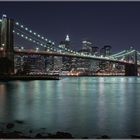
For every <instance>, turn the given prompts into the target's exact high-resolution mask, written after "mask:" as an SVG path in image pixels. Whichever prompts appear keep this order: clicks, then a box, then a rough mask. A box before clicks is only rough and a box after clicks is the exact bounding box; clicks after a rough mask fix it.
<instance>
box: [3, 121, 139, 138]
mask: <svg viewBox="0 0 140 140" xmlns="http://www.w3.org/2000/svg"><path fill="white" fill-rule="evenodd" d="M24 124H25V122H24V121H21V120H15V121H14V122H12V123H5V124H4V123H1V124H0V125H1V126H0V127H1V128H0V129H1V130H0V138H6V139H7V138H12V139H16V138H19V139H20V138H25V139H26V138H29V139H49V138H50V139H75V138H76V139H77V138H78V139H112V137H110V136H109V135H96V136H93V137H88V136H84V137H75V136H73V135H72V134H71V133H69V132H62V131H57V132H56V133H49V132H47V131H46V128H40V129H39V130H38V131H34V130H33V129H29V130H28V132H26V133H25V132H22V131H20V130H18V129H15V128H16V125H20V126H22V125H24ZM127 138H131V139H139V138H140V136H139V135H130V136H128V137H127ZM113 139H114V138H113Z"/></svg>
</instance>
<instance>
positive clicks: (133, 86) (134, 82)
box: [0, 77, 140, 138]
mask: <svg viewBox="0 0 140 140" xmlns="http://www.w3.org/2000/svg"><path fill="white" fill-rule="evenodd" d="M139 84H140V79H139V78H138V77H80V78H64V79H62V80H59V81H30V82H21V81H15V82H8V83H0V122H5V123H6V122H11V121H14V120H24V121H25V122H26V123H25V124H24V125H22V128H21V129H22V130H23V131H24V130H25V129H27V128H33V129H36V130H37V129H39V128H46V129H47V131H49V132H56V131H68V132H71V133H72V134H73V135H75V136H77V137H82V136H89V137H92V136H94V135H103V134H108V135H110V136H112V137H114V138H123V137H129V135H130V134H137V135H138V134H139V133H140V94H139V91H140V86H139ZM19 128H20V127H19Z"/></svg>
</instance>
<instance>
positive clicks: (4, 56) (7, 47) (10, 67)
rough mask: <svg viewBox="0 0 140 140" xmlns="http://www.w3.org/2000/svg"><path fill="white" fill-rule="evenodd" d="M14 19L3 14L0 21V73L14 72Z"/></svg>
mask: <svg viewBox="0 0 140 140" xmlns="http://www.w3.org/2000/svg"><path fill="white" fill-rule="evenodd" d="M13 27H14V21H13V20H12V19H9V18H7V17H6V15H3V17H2V20H1V22H0V67H1V68H3V70H2V69H0V74H13V73H14V51H13V50H14V43H13Z"/></svg>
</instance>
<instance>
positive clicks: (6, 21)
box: [0, 15, 140, 76]
mask: <svg viewBox="0 0 140 140" xmlns="http://www.w3.org/2000/svg"><path fill="white" fill-rule="evenodd" d="M0 31H1V32H0V67H1V70H0V73H1V74H8V75H13V74H17V73H18V72H19V70H21V71H22V70H23V67H24V68H25V69H28V68H27V67H31V66H30V65H31V63H28V65H27V63H25V61H24V60H23V59H25V58H26V59H27V58H30V57H33V56H35V57H38V58H40V63H43V66H44V67H43V68H42V69H44V73H46V72H48V71H47V67H48V65H47V63H48V61H46V59H48V58H50V57H56V58H57V59H59V58H66V59H67V60H73V63H74V64H75V65H77V64H78V62H77V61H78V60H82V62H83V61H84V62H85V63H83V65H84V64H87V63H88V62H91V61H94V62H98V63H100V64H101V63H102V64H109V65H107V66H108V67H109V66H110V65H111V66H112V67H117V66H122V67H123V68H124V75H125V76H137V75H138V68H139V67H140V52H139V51H138V50H135V49H133V48H132V49H129V50H122V51H121V52H118V53H115V54H110V55H108V56H102V55H96V54H85V53H82V52H79V51H77V50H74V49H72V48H67V47H65V46H56V45H55V43H54V42H53V41H51V40H49V39H48V38H46V37H44V36H42V35H40V34H39V33H36V32H34V31H33V30H32V29H30V28H28V27H27V26H25V25H23V24H21V23H19V22H17V21H15V20H14V19H11V18H8V17H7V16H6V15H3V16H2V19H1V20H0ZM15 38H16V42H15ZM21 39H22V40H24V41H25V42H29V43H30V44H32V45H31V46H32V47H30V49H29V48H28V47H20V46H18V47H17V42H18V41H19V42H21ZM18 59H20V63H18V62H19V61H17V60H18ZM17 63H18V64H17ZM25 64H26V65H25ZM83 67H84V66H83ZM26 72H27V71H26ZM27 73H28V72H27Z"/></svg>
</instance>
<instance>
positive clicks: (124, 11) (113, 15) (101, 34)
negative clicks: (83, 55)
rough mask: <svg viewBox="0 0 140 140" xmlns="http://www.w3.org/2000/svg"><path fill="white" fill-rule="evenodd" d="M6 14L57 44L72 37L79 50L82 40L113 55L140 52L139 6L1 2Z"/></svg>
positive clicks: (0, 12) (139, 4)
mask: <svg viewBox="0 0 140 140" xmlns="http://www.w3.org/2000/svg"><path fill="white" fill-rule="evenodd" d="M3 13H6V14H7V16H8V17H10V18H14V19H15V20H16V21H18V22H20V23H22V24H23V25H27V26H28V27H30V28H31V29H32V30H33V31H35V32H38V33H40V34H42V35H43V36H46V37H47V38H49V39H51V40H53V41H55V42H56V44H58V43H59V42H60V41H61V40H64V38H65V35H66V34H69V35H70V39H71V41H72V44H73V46H74V48H76V49H80V48H81V45H82V44H81V41H82V40H83V39H89V40H91V41H92V42H93V43H94V45H95V46H98V47H100V48H101V47H103V46H104V45H107V44H109V45H111V46H112V47H113V51H114V52H117V51H121V50H123V49H127V48H129V47H130V46H133V47H134V48H135V49H139V48H140V2H94V1H93V2H47V1H46V2H0V14H1V15H2V14H3ZM139 50H140V49H139Z"/></svg>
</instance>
